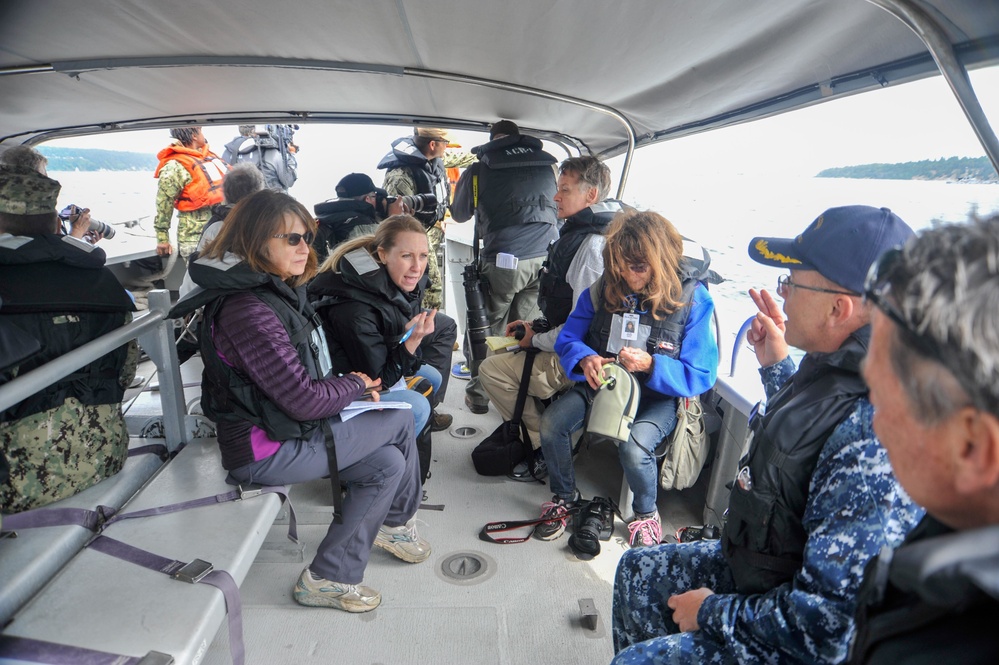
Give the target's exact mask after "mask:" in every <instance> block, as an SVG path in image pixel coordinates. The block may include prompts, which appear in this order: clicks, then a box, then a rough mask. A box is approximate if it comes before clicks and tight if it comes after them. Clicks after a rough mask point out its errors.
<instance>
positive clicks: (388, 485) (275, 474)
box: [230, 409, 423, 584]
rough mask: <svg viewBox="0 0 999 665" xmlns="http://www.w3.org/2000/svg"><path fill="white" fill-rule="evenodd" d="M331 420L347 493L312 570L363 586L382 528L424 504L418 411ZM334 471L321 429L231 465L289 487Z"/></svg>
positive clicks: (247, 476) (241, 474) (249, 478)
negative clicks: (415, 417)
mask: <svg viewBox="0 0 999 665" xmlns="http://www.w3.org/2000/svg"><path fill="white" fill-rule="evenodd" d="M330 424H331V425H332V427H333V439H334V441H336V461H337V466H338V467H340V468H339V472H340V482H341V483H343V484H344V485H346V486H347V496H346V498H345V499H344V501H343V524H336V523H331V524H330V528H329V531H327V532H326V537H325V538H323V541H322V542H321V543H319V547H318V551H317V552H316V558H315V559H313V561H312V565H311V566H310V568H311V569H312V572H314V573H315V574H316V575H319V576H321V577H324V578H326V579H328V580H331V581H334V582H341V583H343V584H359V583H360V582H361V581H362V579H363V578H364V569H365V567H367V565H368V556H369V555H370V554H371V547H372V545H373V544H374V542H375V535H377V533H378V528H379V527H380V526H381V525H382V524H385V525H388V526H401V525H403V524H406V522H408V521H409V519H410V518H411V517H412V516H413V515H415V514H416V509H417V508H419V507H420V500H421V499H422V497H423V492H422V489H421V486H420V460H419V456H418V455H417V453H416V440H415V438H414V436H413V414H412V412H411V411H409V410H408V409H406V410H384V411H369V412H367V413H363V414H361V415H359V416H357V417H355V418H352V419H350V420H348V421H347V422H345V423H344V422H340V418H339V417H336V416H334V417H333V418H331V419H330ZM329 473H330V472H329V462H328V460H327V457H326V443H325V439H324V437H323V432H322V428H317V429H316V431H315V432H314V433H313V435H312V437H311V438H309V439H308V440H306V439H291V440H288V441H285V442H284V443H282V444H281V447H280V448H279V449H278V451H277V452H276V453H274V454H273V455H271V456H270V457H268V458H267V459H263V460H260V461H257V462H253V463H251V464H247V465H246V466H241V467H239V468H238V469H234V470H232V471H231V472H230V475H231V476H232V478H233V479H235V480H237V481H238V482H240V483H260V484H262V485H292V484H295V483H304V482H308V481H311V480H316V479H317V478H326V477H328V476H329Z"/></svg>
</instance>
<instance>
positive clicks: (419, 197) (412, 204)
mask: <svg viewBox="0 0 999 665" xmlns="http://www.w3.org/2000/svg"><path fill="white" fill-rule="evenodd" d="M399 199H402V202H403V203H404V204H405V205H406V207H407V208H409V209H410V211H412V212H423V211H433V210H436V209H437V195H436V194H412V195H409V196H390V197H388V198H387V199H385V202H386V203H388V204H389V205H391V204H393V203H395V202H396V201H397V200H399Z"/></svg>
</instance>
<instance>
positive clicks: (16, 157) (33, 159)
mask: <svg viewBox="0 0 999 665" xmlns="http://www.w3.org/2000/svg"><path fill="white" fill-rule="evenodd" d="M48 161H49V160H48V159H47V158H46V157H45V155H43V154H42V153H40V152H38V151H37V150H35V149H34V148H32V147H31V146H30V145H16V146H14V147H13V148H8V149H7V150H5V151H3V152H0V164H5V165H7V166H14V167H17V168H21V169H25V170H28V171H38V172H39V173H41V174H43V175H44V174H45V165H46V164H48Z"/></svg>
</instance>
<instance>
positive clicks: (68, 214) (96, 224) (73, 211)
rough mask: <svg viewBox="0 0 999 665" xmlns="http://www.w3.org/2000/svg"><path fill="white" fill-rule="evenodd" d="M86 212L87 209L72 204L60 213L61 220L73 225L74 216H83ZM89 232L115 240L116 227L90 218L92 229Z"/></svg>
mask: <svg viewBox="0 0 999 665" xmlns="http://www.w3.org/2000/svg"><path fill="white" fill-rule="evenodd" d="M84 210H85V208H82V207H80V206H78V205H76V204H75V203H71V204H69V205H68V206H66V207H65V208H63V209H62V210H60V211H59V219H61V220H62V221H64V222H69V223H70V224H72V223H73V219H72V218H73V215H82V214H83V211H84ZM88 230H89V231H93V232H94V233H100V234H101V235H102V236H104V237H105V238H114V227H113V226H111V225H110V224H108V223H106V222H102V221H100V220H97V219H94V218H93V217H91V218H90V227H89V228H88Z"/></svg>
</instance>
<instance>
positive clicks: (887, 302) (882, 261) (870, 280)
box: [864, 247, 948, 365]
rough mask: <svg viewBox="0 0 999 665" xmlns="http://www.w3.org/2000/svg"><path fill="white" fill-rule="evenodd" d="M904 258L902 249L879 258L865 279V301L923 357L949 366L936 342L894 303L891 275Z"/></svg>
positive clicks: (895, 249)
mask: <svg viewBox="0 0 999 665" xmlns="http://www.w3.org/2000/svg"><path fill="white" fill-rule="evenodd" d="M901 258H902V248H901V247H894V248H892V249H889V250H888V251H887V252H885V253H884V254H882V255H881V256H880V257H878V260H877V261H875V262H874V263H872V264H871V267H870V269H869V270H868V271H867V277H866V278H865V279H864V299H865V300H868V301H870V302H872V303H874V306H875V307H877V308H878V309H880V310H881V311H882V312H884V314H885V316H887V317H888V318H889V319H891V320H892V321H894V322H895V324H896V325H897V326H898V327H899V328H901V329H902V330H903V331H905V333H906V334H907V335H908V337H909V339H910V340H911V341H912V343H913V345H914V346H915V347H916V349H918V350H919V351H920V352H921V353H922V354H923V355H925V356H927V357H929V358H932V359H933V360H936V361H937V362H939V363H941V364H943V365H947V364H948V363H946V362H945V361H944V353H943V349H942V348H941V347H940V345H939V344H938V343H937V341H936V340H934V339H932V338H931V337H927V336H926V335H924V334H922V333H920V332H919V331H918V330H916V328H915V326H913V324H911V323H910V322H909V320H908V319H907V318H906V317H905V315H904V314H902V311H901V310H900V309H899V308H898V307H897V306H895V304H894V303H892V301H891V299H890V298H889V294H890V293H891V275H892V273H893V272H895V270H896V269H898V267H899V264H900V262H901Z"/></svg>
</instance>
